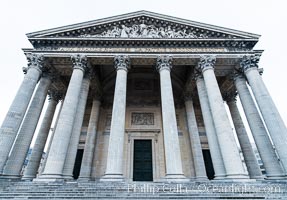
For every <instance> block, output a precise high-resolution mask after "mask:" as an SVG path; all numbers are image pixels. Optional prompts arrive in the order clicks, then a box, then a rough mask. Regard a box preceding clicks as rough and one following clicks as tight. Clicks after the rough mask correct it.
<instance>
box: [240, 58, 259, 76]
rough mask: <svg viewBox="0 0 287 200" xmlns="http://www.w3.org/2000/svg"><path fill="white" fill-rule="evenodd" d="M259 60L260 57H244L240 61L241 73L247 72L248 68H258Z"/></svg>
mask: <svg viewBox="0 0 287 200" xmlns="http://www.w3.org/2000/svg"><path fill="white" fill-rule="evenodd" d="M259 59H260V55H258V54H253V55H244V56H242V57H241V59H240V67H241V70H242V71H244V72H245V71H247V70H248V69H250V68H253V67H256V68H258V62H259Z"/></svg>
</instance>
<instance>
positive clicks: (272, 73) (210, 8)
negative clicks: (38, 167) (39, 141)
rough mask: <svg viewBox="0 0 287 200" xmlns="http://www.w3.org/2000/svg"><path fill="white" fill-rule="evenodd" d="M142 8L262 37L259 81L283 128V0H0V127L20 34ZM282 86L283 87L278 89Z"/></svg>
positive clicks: (14, 85) (20, 60) (20, 59)
mask: <svg viewBox="0 0 287 200" xmlns="http://www.w3.org/2000/svg"><path fill="white" fill-rule="evenodd" d="M138 10H148V11H153V12H157V13H162V14H166V15H171V16H175V17H180V18H184V19H190V20H193V21H198V22H203V23H208V24H213V25H218V26H223V27H227V28H233V29H237V30H241V31H247V32H251V33H256V34H260V35H262V37H261V38H260V41H259V43H258V44H257V45H256V47H255V49H264V50H265V52H264V53H263V55H262V57H261V61H260V67H262V68H264V74H263V78H264V81H265V84H266V85H267V87H268V89H269V91H270V93H271V95H272V97H273V100H274V101H275V104H276V105H277V107H278V109H279V111H280V113H281V115H282V118H283V120H284V121H285V124H287V112H286V111H287V105H286V102H287V94H286V88H285V87H287V74H286V72H287V69H286V68H287V65H286V58H287V55H285V53H286V47H287V37H286V35H287V23H286V20H287V12H286V6H285V3H284V0H273V1H264V0H237V1H235V0H217V1H214V0H196V1H194V0H175V1H163V0H158V1H157V0H142V1H136V0H118V1H116V0H114V1H111V0H100V1H99V0H77V1H76V0H49V1H48V0H47V1H40V0H25V1H23V0H3V1H2V2H1V3H0V27H1V31H0V60H1V62H0V67H1V72H0V94H1V96H0V123H1V124H2V121H3V119H4V117H5V115H6V113H7V111H8V109H9V106H10V104H11V102H12V100H13V98H14V96H15V94H16V92H17V90H18V87H19V86H20V83H21V82H22V80H23V72H22V67H23V66H26V64H27V61H26V58H25V56H24V54H23V52H22V50H21V48H27V47H31V45H30V43H29V41H28V40H27V38H26V35H25V34H26V33H29V32H34V31H40V30H44V29H48V28H55V27H59V26H64V25H70V24H74V23H79V22H85V21H89V20H94V19H100V18H103V17H110V16H114V15H118V14H124V13H128V12H134V11H138ZM284 88H285V89H284Z"/></svg>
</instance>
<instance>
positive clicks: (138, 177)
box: [133, 140, 153, 181]
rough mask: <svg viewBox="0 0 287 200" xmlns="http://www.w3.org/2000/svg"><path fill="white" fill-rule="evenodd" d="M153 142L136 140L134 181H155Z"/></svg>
mask: <svg viewBox="0 0 287 200" xmlns="http://www.w3.org/2000/svg"><path fill="white" fill-rule="evenodd" d="M152 171H153V169H152V140H134V162H133V181H153V172H152Z"/></svg>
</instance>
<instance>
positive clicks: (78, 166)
mask: <svg viewBox="0 0 287 200" xmlns="http://www.w3.org/2000/svg"><path fill="white" fill-rule="evenodd" d="M83 154H84V150H83V149H78V151H77V156H76V161H75V165H74V170H73V177H74V179H78V178H79V175H80V170H81V164H82V159H83Z"/></svg>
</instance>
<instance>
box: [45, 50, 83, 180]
mask: <svg viewBox="0 0 287 200" xmlns="http://www.w3.org/2000/svg"><path fill="white" fill-rule="evenodd" d="M71 59H72V62H73V65H74V69H73V73H72V77H71V80H70V83H69V86H68V90H67V93H66V97H65V101H64V103H63V108H62V111H61V113H60V117H59V121H58V124H57V128H56V130H55V133H54V134H55V135H54V138H53V141H52V144H51V149H50V152H49V156H48V158H47V162H46V166H45V169H44V172H43V173H42V175H41V176H40V177H39V178H41V179H47V180H56V179H62V172H63V168H64V163H65V159H66V155H67V150H68V146H69V142H70V137H71V134H72V129H73V124H74V119H75V117H76V114H77V113H76V110H77V105H78V101H79V95H80V90H81V85H82V81H83V76H84V72H85V69H86V68H87V58H86V57H85V56H83V55H73V56H72V57H71Z"/></svg>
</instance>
